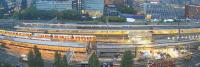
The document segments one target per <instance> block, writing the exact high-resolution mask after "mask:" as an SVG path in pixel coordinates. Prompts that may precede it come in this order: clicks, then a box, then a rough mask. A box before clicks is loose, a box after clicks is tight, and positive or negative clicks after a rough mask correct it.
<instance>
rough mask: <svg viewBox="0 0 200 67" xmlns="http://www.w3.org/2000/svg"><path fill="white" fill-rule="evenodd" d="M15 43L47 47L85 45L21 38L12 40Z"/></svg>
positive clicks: (81, 45) (83, 45)
mask: <svg viewBox="0 0 200 67" xmlns="http://www.w3.org/2000/svg"><path fill="white" fill-rule="evenodd" d="M12 39H13V41H16V42H25V43H32V44H40V45H48V46H63V47H80V48H81V47H85V46H86V44H84V43H78V42H56V41H42V40H31V39H23V38H12Z"/></svg>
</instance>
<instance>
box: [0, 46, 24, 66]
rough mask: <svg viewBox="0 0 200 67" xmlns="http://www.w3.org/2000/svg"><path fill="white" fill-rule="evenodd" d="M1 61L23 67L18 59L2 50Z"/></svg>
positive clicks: (0, 53)
mask: <svg viewBox="0 0 200 67" xmlns="http://www.w3.org/2000/svg"><path fill="white" fill-rule="evenodd" d="M0 61H1V62H6V63H9V64H12V65H14V66H16V65H22V63H21V62H20V59H19V58H18V57H16V56H13V55H10V54H8V53H7V52H6V51H2V50H0Z"/></svg>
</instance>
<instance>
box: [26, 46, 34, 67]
mask: <svg viewBox="0 0 200 67" xmlns="http://www.w3.org/2000/svg"><path fill="white" fill-rule="evenodd" d="M34 58H35V55H34V53H33V50H32V49H30V50H29V53H28V66H29V67H34V65H35V61H34Z"/></svg>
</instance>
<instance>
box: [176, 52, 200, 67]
mask: <svg viewBox="0 0 200 67" xmlns="http://www.w3.org/2000/svg"><path fill="white" fill-rule="evenodd" d="M177 67H200V53H199V52H198V51H197V52H196V53H194V54H193V55H192V59H191V60H182V59H181V60H178V62H177Z"/></svg>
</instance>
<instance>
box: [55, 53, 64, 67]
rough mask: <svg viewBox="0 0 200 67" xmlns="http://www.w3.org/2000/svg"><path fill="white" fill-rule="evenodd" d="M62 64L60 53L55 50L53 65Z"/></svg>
mask: <svg viewBox="0 0 200 67" xmlns="http://www.w3.org/2000/svg"><path fill="white" fill-rule="evenodd" d="M61 66H62V59H61V54H60V53H59V52H58V51H56V52H55V55H54V67H61Z"/></svg>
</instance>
